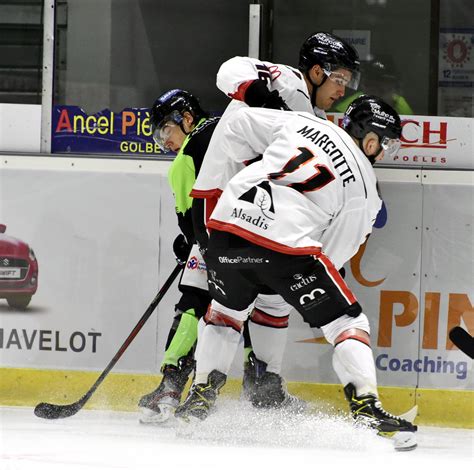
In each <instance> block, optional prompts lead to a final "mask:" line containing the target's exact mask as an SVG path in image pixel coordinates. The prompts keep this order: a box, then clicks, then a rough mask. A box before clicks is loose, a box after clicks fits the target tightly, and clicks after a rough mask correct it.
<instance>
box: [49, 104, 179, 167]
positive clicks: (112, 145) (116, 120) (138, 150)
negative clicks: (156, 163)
mask: <svg viewBox="0 0 474 470" xmlns="http://www.w3.org/2000/svg"><path fill="white" fill-rule="evenodd" d="M151 135H152V132H151V127H150V117H149V111H148V109H146V108H126V109H123V110H122V111H120V112H118V113H115V112H113V111H110V110H109V109H104V110H102V111H100V112H98V113H96V114H91V115H88V114H87V113H85V112H84V111H83V110H82V109H81V108H79V107H78V106H54V107H53V118H52V136H51V151H52V153H85V154H110V155H119V156H120V155H127V156H130V155H135V156H146V157H150V158H153V157H157V156H159V157H163V156H164V155H166V156H167V157H170V156H174V154H173V155H171V154H163V152H162V151H161V150H160V148H159V146H158V145H157V144H156V143H155V142H154V141H153V139H152V136H151Z"/></svg>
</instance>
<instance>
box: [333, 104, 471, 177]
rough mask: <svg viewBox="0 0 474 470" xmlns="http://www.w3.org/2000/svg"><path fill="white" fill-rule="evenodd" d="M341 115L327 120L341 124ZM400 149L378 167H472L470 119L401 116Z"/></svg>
mask: <svg viewBox="0 0 474 470" xmlns="http://www.w3.org/2000/svg"><path fill="white" fill-rule="evenodd" d="M342 117H343V114H341V113H337V114H331V115H329V116H328V118H329V119H330V120H331V121H333V122H336V123H338V124H339V125H341V122H342ZM401 119H402V137H401V141H402V147H401V149H400V150H399V152H398V153H397V155H394V156H393V157H391V159H389V158H387V157H385V158H384V159H383V162H382V164H383V165H384V166H385V165H388V166H397V167H416V168H419V167H421V168H446V169H473V168H474V144H473V141H474V127H473V124H474V120H473V119H472V118H453V117H440V116H401Z"/></svg>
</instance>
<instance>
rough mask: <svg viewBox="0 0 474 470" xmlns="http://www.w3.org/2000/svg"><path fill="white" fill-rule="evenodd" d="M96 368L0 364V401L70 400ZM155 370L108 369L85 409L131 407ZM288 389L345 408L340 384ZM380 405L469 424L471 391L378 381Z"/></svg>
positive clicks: (438, 422)
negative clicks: (384, 384) (383, 384)
mask: <svg viewBox="0 0 474 470" xmlns="http://www.w3.org/2000/svg"><path fill="white" fill-rule="evenodd" d="M98 376H99V372H83V371H63V370H39V369H15V368H1V369H0V405H1V406H31V407H33V406H35V405H36V404H37V403H39V402H42V401H46V402H48V403H55V404H69V403H73V402H75V401H77V400H79V399H80V398H81V397H82V395H83V394H84V393H86V392H87V391H88V390H89V388H90V387H91V386H92V384H93V383H94V382H95V381H96V380H97V378H98ZM160 379H161V376H160V375H148V374H124V373H111V374H109V375H108V376H107V378H106V379H105V380H104V382H103V383H102V384H101V385H100V387H99V388H98V389H97V390H96V392H95V393H94V395H93V396H92V398H91V399H90V400H89V402H88V403H87V404H86V406H85V408H86V409H94V410H115V411H136V410H137V403H138V400H139V399H140V397H141V396H142V395H144V394H145V393H149V392H150V391H151V390H153V389H154V388H156V387H157V386H158V385H159V382H160ZM240 389H241V380H239V379H229V380H228V382H227V383H226V385H225V386H224V388H223V389H222V395H224V396H229V397H233V398H236V397H238V396H239V393H240ZM288 390H289V391H290V392H291V393H294V394H296V395H298V396H299V397H301V398H303V399H305V400H307V401H308V402H310V403H311V404H312V407H313V408H314V409H318V410H321V411H324V412H329V413H332V414H340V413H347V412H348V407H347V403H346V401H345V399H344V392H343V388H342V386H341V385H334V384H316V383H304V382H292V383H288ZM379 394H380V399H381V401H382V403H383V405H384V408H385V409H386V410H388V411H390V412H391V413H394V414H400V413H403V412H405V411H407V410H408V409H410V408H412V407H413V406H414V405H415V404H417V405H418V416H417V419H416V421H415V422H416V423H417V424H419V425H425V426H446V427H454V428H468V429H473V428H474V392H473V391H471V390H433V389H417V390H416V392H415V391H414V390H413V389H409V388H402V387H379Z"/></svg>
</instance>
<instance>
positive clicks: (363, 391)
mask: <svg viewBox="0 0 474 470" xmlns="http://www.w3.org/2000/svg"><path fill="white" fill-rule="evenodd" d="M322 330H323V333H324V336H325V338H326V340H327V341H328V342H329V343H330V344H332V345H333V346H334V352H333V367H334V370H335V372H336V374H337V376H338V377H339V380H340V381H341V383H342V385H343V386H344V394H345V396H346V399H347V401H348V402H349V406H350V409H351V412H352V416H353V418H354V420H355V421H356V422H357V423H359V424H363V425H366V426H368V427H371V428H373V429H376V430H377V432H378V433H379V434H380V435H386V436H391V435H393V434H394V433H398V432H409V433H413V432H416V430H417V427H416V426H414V425H413V424H412V423H410V422H409V421H407V420H405V419H403V418H401V417H399V416H394V415H392V414H391V413H388V412H387V411H385V410H384V408H383V407H382V404H381V402H380V400H379V399H378V390H377V377H376V369H375V362H374V357H373V353H372V349H371V346H370V327H369V322H368V319H367V317H366V315H365V314H364V313H360V314H359V315H358V316H357V317H355V318H354V317H349V316H347V315H344V316H342V317H339V318H338V319H336V320H334V321H333V322H331V323H329V324H327V325H325V326H323V327H322ZM414 446H416V441H415V440H414V439H410V441H409V447H410V448H413V447H414Z"/></svg>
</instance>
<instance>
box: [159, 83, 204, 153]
mask: <svg viewBox="0 0 474 470" xmlns="http://www.w3.org/2000/svg"><path fill="white" fill-rule="evenodd" d="M185 111H188V112H189V113H190V114H191V115H192V116H193V118H194V123H195V124H197V122H198V121H199V120H200V119H201V118H204V117H207V116H208V114H207V113H206V112H205V111H204V110H203V109H202V108H201V105H200V104H199V101H198V99H197V98H196V97H195V96H193V95H192V94H191V93H189V92H187V91H185V90H181V89H179V88H177V89H174V90H169V91H167V92H166V93H164V94H163V95H161V96H160V97H159V98H157V99H156V100H155V102H154V103H153V106H152V107H151V110H150V123H151V129H152V133H153V140H154V141H155V142H156V143H157V144H158V145H160V147H161V148H162V150H164V148H163V141H164V139H163V135H162V130H163V128H164V126H165V124H166V123H170V122H174V123H175V124H177V125H179V126H180V128H181V130H182V131H183V132H184V133H185V134H187V132H186V131H185V130H184V127H183V124H182V122H183V115H184V113H185Z"/></svg>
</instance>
